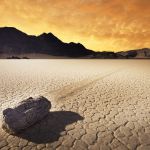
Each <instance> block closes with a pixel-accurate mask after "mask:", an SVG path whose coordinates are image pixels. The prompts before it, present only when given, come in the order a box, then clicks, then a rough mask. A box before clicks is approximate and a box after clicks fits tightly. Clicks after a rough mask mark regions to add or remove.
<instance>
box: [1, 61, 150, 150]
mask: <svg viewBox="0 0 150 150" xmlns="http://www.w3.org/2000/svg"><path fill="white" fill-rule="evenodd" d="M38 95H42V96H45V97H46V98H47V99H49V100H50V101H51V103H52V109H51V110H50V112H49V114H48V116H47V117H45V118H44V119H43V120H42V121H40V122H39V123H37V124H35V125H34V126H32V127H30V128H28V129H26V130H24V131H22V132H21V133H19V134H17V135H16V136H12V135H9V134H7V133H5V132H4V131H3V130H2V129H1V127H0V149H1V150H8V149H11V150H36V149H38V150H40V149H42V150H55V149H56V150H87V149H89V150H110V149H112V150H128V149H130V150H134V149H135V150H136V149H137V150H150V60H80V59H78V60H74V59H70V60H69V59H66V60H65V59H51V60H46V59H45V60H0V124H1V119H2V111H3V110H4V109H5V108H8V107H13V106H14V105H15V104H17V103H18V102H19V101H22V100H24V99H26V98H28V97H30V96H33V97H34V96H38Z"/></svg>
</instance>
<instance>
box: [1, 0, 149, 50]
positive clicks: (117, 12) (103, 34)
mask: <svg viewBox="0 0 150 150" xmlns="http://www.w3.org/2000/svg"><path fill="white" fill-rule="evenodd" d="M0 16H1V17H0V27H4V26H8V27H16V28H17V29H19V30H21V31H23V32H25V33H27V34H30V35H39V34H41V33H43V32H46V33H48V32H52V33H53V34H54V35H55V36H57V37H58V38H60V39H61V40H62V41H64V42H79V43H82V44H83V45H84V46H85V47H86V48H88V49H92V50H95V51H122V50H131V49H139V48H145V47H147V48H150V0H0Z"/></svg>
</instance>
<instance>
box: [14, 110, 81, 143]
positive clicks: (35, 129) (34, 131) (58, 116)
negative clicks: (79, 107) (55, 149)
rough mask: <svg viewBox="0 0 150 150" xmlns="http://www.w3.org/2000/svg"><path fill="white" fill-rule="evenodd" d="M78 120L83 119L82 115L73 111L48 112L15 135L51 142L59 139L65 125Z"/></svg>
mask: <svg viewBox="0 0 150 150" xmlns="http://www.w3.org/2000/svg"><path fill="white" fill-rule="evenodd" d="M78 120H83V117H82V116H80V115H79V114H77V113H75V112H71V111H56V112H49V114H48V115H47V116H46V117H45V118H44V119H43V120H41V121H40V122H38V123H37V124H35V125H33V126H31V127H29V128H28V129H26V130H24V131H22V132H21V133H19V134H17V135H16V136H18V137H21V138H23V139H26V140H28V141H30V142H33V143H37V144H44V143H51V142H54V141H57V140H58V139H59V137H60V133H61V132H62V131H64V130H65V127H66V126H67V125H69V124H72V123H74V122H76V121H78Z"/></svg>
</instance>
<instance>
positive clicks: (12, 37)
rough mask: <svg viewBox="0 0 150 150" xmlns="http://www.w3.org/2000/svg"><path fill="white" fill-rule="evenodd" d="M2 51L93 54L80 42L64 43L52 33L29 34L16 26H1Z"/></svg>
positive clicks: (6, 52) (67, 54)
mask: <svg viewBox="0 0 150 150" xmlns="http://www.w3.org/2000/svg"><path fill="white" fill-rule="evenodd" d="M0 52H1V53H5V54H13V55H16V54H23V53H41V54H48V55H54V56H70V57H79V56H86V55H89V54H92V53H93V51H90V50H88V49H86V48H85V47H84V46H83V45H82V44H80V43H77V44H76V43H73V42H71V43H64V42H62V41H61V40H59V39H58V38H57V37H55V36H54V35H53V34H52V33H48V34H47V33H43V34H41V35H39V36H31V35H27V34H25V33H23V32H21V31H19V30H17V29H16V28H12V27H4V28H0Z"/></svg>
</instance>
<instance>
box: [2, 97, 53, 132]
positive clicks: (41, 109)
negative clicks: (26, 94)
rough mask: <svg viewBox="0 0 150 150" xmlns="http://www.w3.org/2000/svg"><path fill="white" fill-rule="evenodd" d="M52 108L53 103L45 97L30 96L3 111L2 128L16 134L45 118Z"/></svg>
mask: <svg viewBox="0 0 150 150" xmlns="http://www.w3.org/2000/svg"><path fill="white" fill-rule="evenodd" d="M50 108H51V103H50V101H48V100H47V99H46V98H45V97H42V96H40V97H36V98H32V97H30V98H28V99H26V100H24V101H22V102H20V103H18V104H17V106H15V107H14V108H7V109H5V110H4V111H3V121H2V128H3V129H4V130H5V131H6V132H8V133H9V134H16V133H18V132H19V131H21V130H23V129H26V128H28V127H30V126H31V125H33V124H35V123H37V122H38V121H40V120H41V119H43V118H44V117H45V116H46V115H47V114H48V113H49V109H50Z"/></svg>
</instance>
